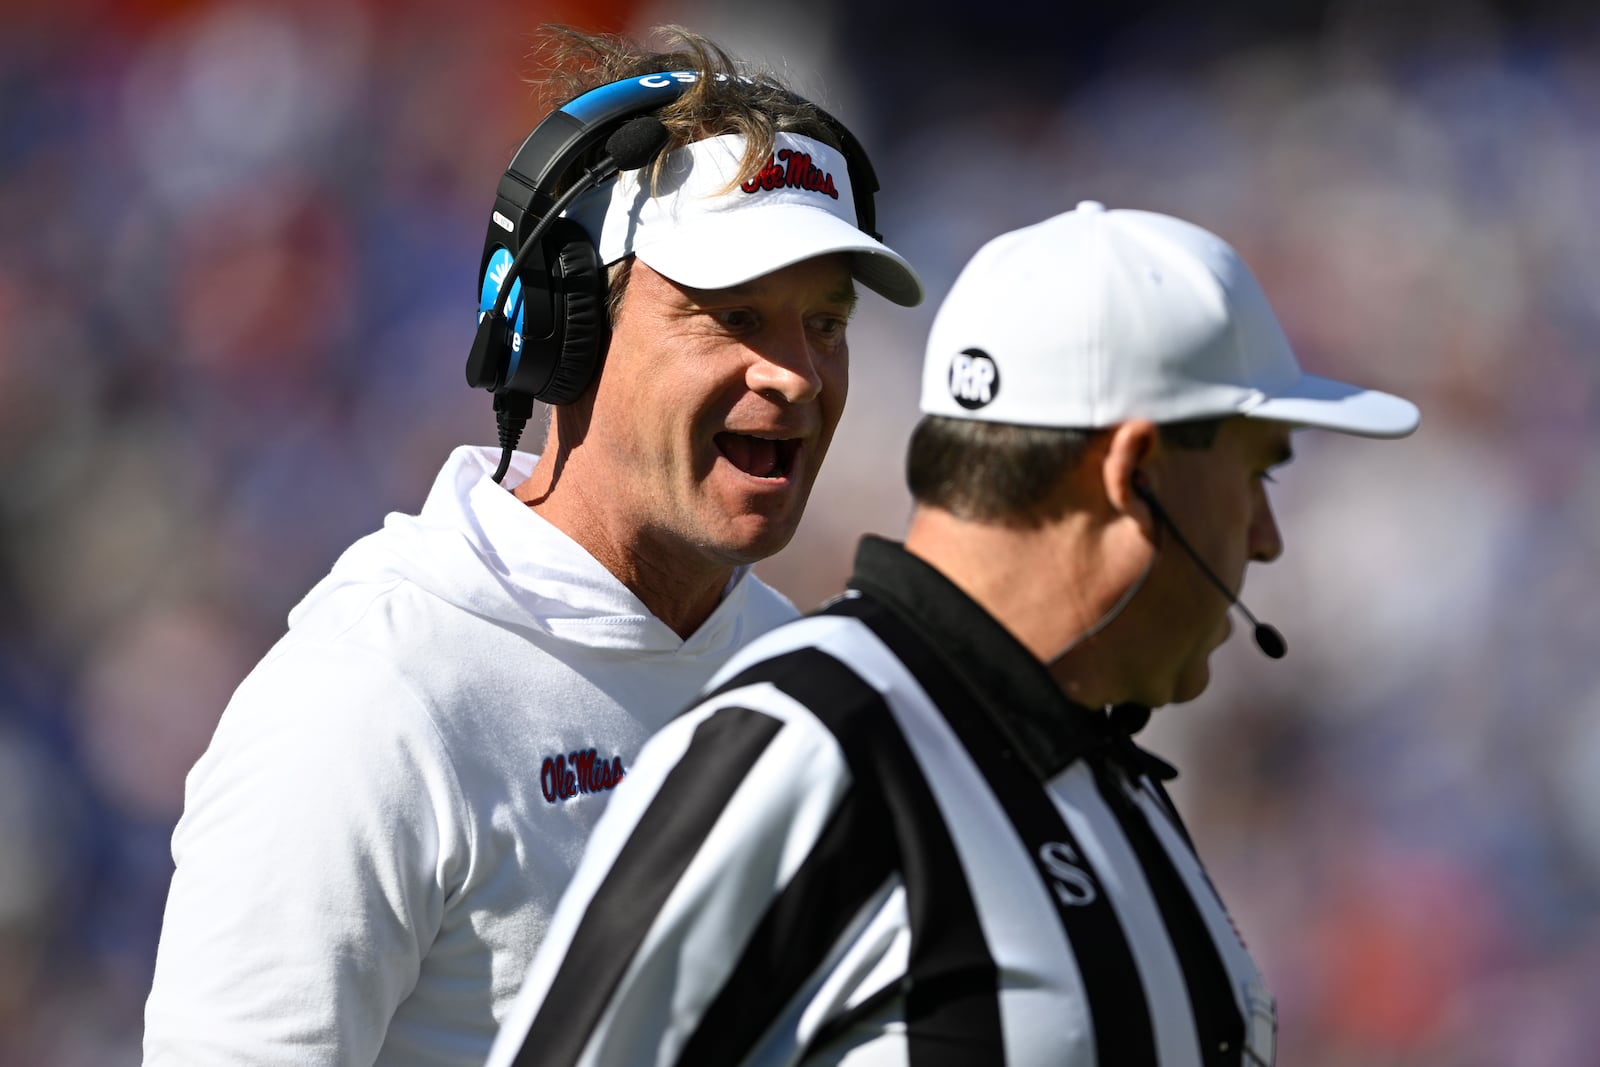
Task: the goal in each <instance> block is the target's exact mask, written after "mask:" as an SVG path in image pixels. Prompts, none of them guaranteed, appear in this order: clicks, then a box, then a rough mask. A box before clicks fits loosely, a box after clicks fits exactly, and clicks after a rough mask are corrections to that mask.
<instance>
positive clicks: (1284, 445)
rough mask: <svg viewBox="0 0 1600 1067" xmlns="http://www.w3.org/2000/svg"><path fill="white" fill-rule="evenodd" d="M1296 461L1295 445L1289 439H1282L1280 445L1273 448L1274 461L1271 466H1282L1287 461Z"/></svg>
mask: <svg viewBox="0 0 1600 1067" xmlns="http://www.w3.org/2000/svg"><path fill="white" fill-rule="evenodd" d="M1293 462H1294V446H1293V445H1291V444H1290V443H1289V442H1288V441H1281V442H1279V443H1278V447H1277V448H1275V449H1273V450H1272V462H1271V463H1270V464H1269V466H1273V467H1281V466H1283V465H1284V464H1285V463H1293Z"/></svg>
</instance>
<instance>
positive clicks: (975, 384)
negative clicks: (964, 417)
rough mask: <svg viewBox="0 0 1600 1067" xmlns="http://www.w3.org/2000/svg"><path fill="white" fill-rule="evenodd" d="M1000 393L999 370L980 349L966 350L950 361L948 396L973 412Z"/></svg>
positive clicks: (987, 354)
mask: <svg viewBox="0 0 1600 1067" xmlns="http://www.w3.org/2000/svg"><path fill="white" fill-rule="evenodd" d="M999 393H1000V368H999V367H996V366H995V365H994V360H992V359H990V358H989V353H987V352H985V351H984V350H983V349H981V348H968V349H966V350H965V351H963V352H961V354H960V355H958V356H956V358H955V359H953V360H951V361H950V395H951V396H952V397H954V398H955V402H956V403H957V404H960V405H961V406H962V407H964V408H966V409H967V410H968V411H975V410H977V409H978V408H981V407H983V406H984V405H985V404H987V403H989V402H990V401H991V400H993V399H994V398H995V397H996V396H997V395H999Z"/></svg>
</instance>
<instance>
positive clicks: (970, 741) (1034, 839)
mask: <svg viewBox="0 0 1600 1067" xmlns="http://www.w3.org/2000/svg"><path fill="white" fill-rule="evenodd" d="M828 610H829V611H830V612H831V613H835V614H841V615H850V616H852V617H854V618H857V619H859V620H861V621H862V622H863V623H865V624H866V625H867V626H869V627H870V628H871V629H872V631H873V632H874V633H875V634H877V635H878V637H879V639H880V640H882V641H883V643H884V644H885V645H887V646H888V647H889V649H890V651H891V652H893V653H894V655H895V658H897V659H898V660H899V661H900V662H901V663H902V664H904V665H905V667H906V669H907V670H908V671H910V672H911V674H912V675H913V676H914V677H915V678H916V679H917V682H918V684H920V685H921V686H922V688H923V691H924V692H925V693H927V695H928V696H929V697H930V698H931V699H932V700H933V701H934V702H935V704H936V706H937V707H938V709H939V711H940V712H941V713H942V714H943V715H944V717H945V719H946V721H947V722H949V724H950V727H951V729H952V730H954V731H955V733H956V736H957V737H959V738H960V740H961V743H962V746H963V747H964V748H965V749H966V751H967V754H968V755H969V756H970V757H971V758H972V760H973V762H974V763H975V764H976V765H977V767H978V770H979V772H980V773H982V775H983V776H984V779H985V780H986V781H987V782H988V784H989V789H990V791H991V792H992V793H993V794H994V796H995V799H996V800H997V801H999V803H1000V805H1001V806H1002V807H1003V808H1004V809H1005V812H1006V816H1007V818H1009V819H1010V821H1011V823H1012V825H1013V826H1014V827H1015V828H1016V831H1017V834H1018V835H1019V836H1020V837H1021V838H1022V842H1023V844H1024V847H1025V848H1026V849H1027V851H1028V855H1029V856H1030V857H1031V858H1032V859H1033V861H1034V864H1035V871H1036V872H1037V873H1038V875H1039V877H1040V880H1041V882H1042V883H1043V889H1044V892H1045V893H1046V895H1048V896H1049V897H1050V899H1051V901H1052V902H1053V903H1054V904H1055V906H1056V914H1057V915H1058V916H1059V917H1060V919H1061V926H1062V931H1063V933H1064V934H1065V935H1066V938H1067V942H1068V944H1069V945H1071V947H1072V952H1073V956H1074V957H1075V959H1076V962H1077V966H1078V970H1079V972H1080V974H1081V975H1082V978H1083V986H1084V991H1085V995H1086V997H1087V999H1088V1007H1089V1017H1090V1020H1091V1022H1092V1024H1093V1026H1094V1041H1095V1052H1096V1058H1097V1060H1098V1062H1100V1063H1103V1064H1116V1065H1117V1067H1142V1065H1145V1064H1151V1065H1154V1064H1155V1063H1156V1062H1157V1061H1156V1046H1155V1030H1154V1025H1153V1022H1152V1020H1151V1018H1150V1003H1149V999H1148V998H1147V997H1146V996H1145V991H1144V983H1143V981H1142V980H1141V978H1140V976H1139V969H1138V964H1137V963H1136V962H1135V960H1134V955H1133V949H1132V948H1131V946H1130V945H1129V944H1128V939H1127V935H1126V934H1125V933H1124V932H1123V929H1122V924H1121V921H1120V920H1119V919H1118V917H1117V913H1116V910H1115V909H1114V908H1113V907H1112V905H1111V901H1110V899H1109V897H1108V896H1107V895H1106V892H1105V889H1104V886H1103V885H1100V883H1099V879H1098V877H1095V876H1094V873H1093V872H1092V871H1090V870H1089V869H1088V864H1087V863H1086V862H1083V861H1082V859H1081V858H1082V857H1083V856H1084V855H1085V853H1084V850H1083V849H1082V848H1081V847H1080V846H1079V844H1078V841H1077V838H1076V837H1075V836H1074V834H1073V833H1072V830H1071V829H1070V828H1069V827H1068V826H1067V824H1066V820H1064V819H1063V818H1062V817H1061V813H1060V812H1059V811H1057V810H1056V808H1055V805H1054V804H1053V803H1051V801H1050V798H1049V796H1048V794H1047V792H1046V787H1045V784H1044V783H1043V782H1040V781H1039V780H1038V778H1037V777H1035V776H1034V774H1033V773H1032V772H1031V771H1030V770H1029V769H1028V764H1027V763H1026V761H1025V760H1023V759H1022V758H1021V757H1020V756H1019V754H1018V753H1017V752H1016V751H1015V749H1014V748H1013V747H1012V746H1011V745H1010V744H1008V743H1007V742H1006V740H1005V738H1004V736H1003V735H1002V734H1001V733H1000V732H999V731H998V730H997V728H996V727H995V725H994V724H993V723H992V722H991V721H990V719H989V716H988V714H987V713H986V712H985V711H984V710H983V708H982V707H981V706H980V705H979V704H978V703H977V701H976V700H975V699H974V697H973V694H972V690H971V688H970V687H969V686H968V685H967V684H965V683H964V682H963V681H962V680H961V679H960V678H959V677H958V676H957V675H956V674H955V673H954V672H953V671H952V670H951V669H950V668H949V666H948V664H947V663H946V662H945V661H944V660H943V659H942V658H940V657H939V655H938V654H937V652H936V651H935V650H934V648H933V647H932V646H931V645H929V644H928V643H927V642H925V641H923V640H922V639H921V638H920V637H918V636H917V635H916V633H915V631H913V630H912V629H911V628H910V627H909V626H907V625H906V623H905V622H904V621H903V620H901V619H900V617H899V616H898V615H896V614H895V613H894V612H893V611H892V610H891V609H889V608H887V607H885V606H883V605H881V604H879V603H878V602H876V601H874V600H872V599H870V598H868V597H857V598H852V599H848V600H843V601H839V602H837V603H836V604H835V605H833V606H832V607H830V608H829V609H828ZM1069 762H1070V760H1069ZM1063 844H1064V845H1066V846H1067V847H1068V848H1070V849H1071V850H1072V853H1073V854H1074V855H1075V856H1076V857H1078V858H1079V864H1077V866H1079V869H1080V870H1082V871H1083V872H1084V873H1086V874H1089V875H1090V876H1091V877H1093V878H1094V881H1095V888H1096V890H1097V891H1096V893H1095V897H1094V899H1093V900H1092V901H1089V902H1087V903H1067V902H1065V901H1063V900H1062V899H1061V898H1060V897H1059V896H1058V894H1057V892H1056V891H1055V889H1054V886H1053V884H1052V879H1051V877H1050V875H1049V872H1048V871H1047V870H1045V869H1044V866H1043V864H1044V860H1043V858H1042V857H1043V854H1044V850H1045V849H1046V848H1047V847H1049V846H1059V845H1063ZM1074 899H1079V898H1077V897H1074Z"/></svg>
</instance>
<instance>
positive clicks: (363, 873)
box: [145, 448, 796, 1067]
mask: <svg viewBox="0 0 1600 1067" xmlns="http://www.w3.org/2000/svg"><path fill="white" fill-rule="evenodd" d="M497 459H498V452H497V451H496V450H491V449H475V448H461V449H457V450H456V452H455V453H454V454H453V455H452V456H451V458H450V461H449V462H448V463H447V464H446V465H445V468H444V470H443V471H442V472H441V473H440V474H439V477H438V480H437V481H436V482H435V483H434V486H433V489H432V491H431V492H430V493H429V496H428V499H427V501H426V502H425V503H424V505H423V508H422V512H421V514H420V515H417V516H409V515H399V514H393V515H390V516H388V518H387V519H386V520H385V522H384V528H383V529H382V530H380V531H378V532H377V533H374V534H371V535H369V536H367V537H365V538H363V539H361V540H360V541H358V542H356V543H355V544H354V545H353V546H351V548H350V549H349V550H348V551H346V552H345V554H344V555H343V556H342V557H341V558H340V559H339V561H338V562H337V563H336V564H335V565H334V567H333V570H332V572H331V573H330V574H329V575H328V577H326V578H325V579H323V580H322V581H321V582H320V583H318V585H317V586H316V587H315V588H313V589H312V590H311V592H310V593H309V594H308V595H307V596H306V598H305V599H304V600H303V601H301V602H300V604H299V605H298V606H297V607H296V608H295V609H294V610H293V611H292V612H291V613H290V615H289V632H288V633H287V634H286V635H285V636H284V637H283V639H282V640H280V641H279V642H278V643H277V645H276V646H275V647H274V648H273V649H272V650H271V651H270V652H269V653H268V654H267V656H266V658H265V659H263V660H262V662H261V663H260V664H259V665H258V666H257V667H256V669H255V670H254V671H252V672H251V673H250V675H249V676H248V677H247V678H246V679H245V680H244V682H243V683H242V684H241V685H240V686H239V689H238V691H237V692H236V693H235V694H234V697H233V700H232V701H231V702H230V703H229V704H228V707H227V709H226V710H225V711H224V713H223V715H222V719H221V721H220V722H219V723H218V725H217V731H216V735H215V736H214V737H213V738H212V741H211V745H210V747H209V749H208V750H207V751H206V753H205V755H203V756H202V757H201V758H200V760H199V762H197V763H196V764H195V766H194V769H193V770H192V771H191V772H190V773H189V777H188V781H187V784H186V792H185V803H184V812H183V817H182V819H181V820H180V821H179V823H178V826H177V829H176V831H175V832H174V834H173V839H172V853H173V858H174V860H175V861H176V863H177V869H176V872H175V873H174V875H173V879H172V888H171V890H170V893H169V895H168V899H167V910H166V918H165V922H164V925H163V928H162V932H161V945H160V950H159V952H158V955H157V960H156V975H155V984H154V987H153V989H152V991H151V994H150V999H149V1002H148V1004H147V1005H146V1028H145V1063H146V1064H147V1065H152V1067H155V1065H167V1064H184V1065H188V1064H205V1065H208V1067H212V1065H215V1067H225V1065H234V1064H274V1065H277V1064H341V1065H343V1064H370V1063H379V1064H384V1065H398V1064H408V1065H410V1064H429V1065H435V1064H463V1065H466V1064H473V1065H477V1064H481V1063H482V1062H483V1061H484V1058H485V1057H486V1056H487V1055H488V1052H489V1047H490V1045H491V1044H492V1043H493V1041H494V1036H495V1032H496V1030H497V1028H498V1025H499V1021H500V1019H501V1018H502V1016H503V1015H504V1013H505V1011H506V1010H507V1009H508V1008H509V1006H510V1004H511V1002H512V1000H513V999H514V997H515V995H516V993H517V987H518V985H519V984H520V982H521V981H522V978H523V976H524V974H526V972H527V969H528V962H529V960H530V958H531V957H532V955H533V951H534V949H535V947H536V946H537V945H538V943H539V940H540V938H541V936H542V935H543V933H544V930H545V926H546V924H547V923H548V921H549V916H550V913H551V911H552V909H553V908H554V906H555V903H556V901H557V900H558V899H559V898H560V896H561V891H562V889H563V887H564V886H565V885H566V883H567V880H568V877H569V876H570V874H571V872H572V870H573V868H574V866H575V865H576V863H577V860H578V857H579V856H580V854H581V853H582V850H583V844H584V841H585V839H586V837H587V836H588V833H589V830H590V828H591V827H592V826H593V825H594V822H595V820H596V818H597V817H598V816H599V814H600V811H601V808H602V807H603V806H604V802H605V800H606V799H607V797H609V795H610V792H609V790H610V789H611V788H612V787H614V786H615V784H616V781H617V779H618V777H619V776H620V774H621V773H625V772H626V769H627V768H628V767H629V766H631V765H632V762H633V759H634V756H635V755H636V754H637V753H638V751H639V748H640V745H641V744H642V743H643V741H644V739H645V738H646V737H647V736H649V735H650V734H651V733H652V732H654V731H655V730H656V729H657V728H658V727H660V726H661V725H662V724H664V723H665V722H666V721H667V719H669V718H670V717H671V716H672V715H673V714H674V713H676V712H677V711H678V710H680V709H681V708H682V707H683V706H685V705H686V704H687V703H688V701H689V699H690V698H691V697H692V696H693V695H694V694H695V692H696V691H697V690H698V689H699V688H700V686H701V685H702V684H703V683H704V682H705V681H706V680H707V679H708V678H710V677H711V675H712V674H713V673H714V672H715V671H716V669H717V668H718V667H719V666H720V665H721V664H722V663H723V661H725V660H726V659H727V658H728V657H729V656H730V655H731V654H732V653H733V652H734V651H735V650H736V649H737V648H738V647H739V646H741V645H743V644H744V643H746V642H748V641H749V640H750V639H751V638H753V637H755V636H756V635H758V634H760V633H762V632H764V631H766V630H768V629H771V628H772V627H773V626H776V625H778V624H779V623H782V622H785V621H787V620H789V619H791V618H794V617H795V615H796V612H795V609H794V607H793V605H791V604H790V603H789V602H788V601H787V600H786V599H785V598H784V597H783V596H782V595H781V594H779V593H777V592H776V591H774V590H773V589H771V588H770V587H769V586H767V585H766V584H764V583H763V582H761V581H760V580H759V579H757V578H756V577H755V575H753V574H750V573H748V572H747V570H741V571H740V572H739V573H737V574H736V575H735V577H734V580H733V582H732V583H730V586H729V589H728V591H727V593H726V594H725V596H724V597H723V600H722V603H721V604H720V605H718V607H717V609H716V611H715V612H713V613H712V615H711V617H710V618H709V619H707V620H706V622H705V624H704V625H702V626H701V627H700V629H699V630H697V631H696V632H695V633H694V635H693V636H692V637H690V638H689V639H688V640H687V641H685V640H682V639H680V638H679V637H678V636H677V634H675V633H674V632H673V631H672V630H671V629H670V628H668V627H667V625H666V624H665V623H663V622H661V621H660V620H659V619H657V618H656V617H655V616H653V615H652V614H650V612H649V610H648V609H647V608H645V606H644V605H643V604H642V603H641V602H640V601H639V600H638V598H637V597H635V596H634V595H633V593H631V592H629V590H628V589H627V588H626V587H625V586H623V585H622V583H621V582H619V581H618V580H617V579H616V578H615V577H614V576H613V575H612V574H611V573H610V572H609V571H607V570H606V569H605V568H604V567H602V566H601V565H600V564H599V563H597V562H596V561H595V560H594V559H593V558H592V557H591V556H589V554H588V553H587V552H585V551H584V550H583V549H582V548H580V547H579V546H578V545H577V544H576V543H575V542H573V541H572V540H571V539H569V538H568V537H567V536H566V535H565V534H563V533H562V532H561V531H560V530H557V529H556V528H555V527H553V526H551V525H550V524H549V523H547V522H545V521H544V520H543V519H541V518H540V517H539V516H537V515H536V514H534V513H533V512H532V511H531V510H530V509H529V508H527V507H525V506H524V505H523V504H521V503H520V502H518V501H517V500H516V499H515V498H514V497H512V495H511V494H510V493H509V492H507V491H506V490H505V489H503V488H501V487H500V486H498V485H496V484H495V483H494V482H493V481H492V480H491V479H490V477H489V475H490V472H491V470H492V468H493V466H494V463H495V461H496V460H497ZM533 460H534V457H532V456H529V455H525V454H518V455H517V456H516V459H515V463H514V465H513V470H514V471H515V472H516V473H517V474H520V475H521V476H522V477H526V476H527V474H528V472H529V471H530V470H531V468H532V464H533ZM515 480H516V479H513V481H515Z"/></svg>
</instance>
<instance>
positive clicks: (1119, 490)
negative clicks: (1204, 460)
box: [1100, 419, 1161, 536]
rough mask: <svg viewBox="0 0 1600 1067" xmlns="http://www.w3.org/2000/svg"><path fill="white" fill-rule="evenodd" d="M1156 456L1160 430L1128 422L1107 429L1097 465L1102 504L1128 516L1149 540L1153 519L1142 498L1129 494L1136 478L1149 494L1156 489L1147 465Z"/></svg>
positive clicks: (1139, 421)
mask: <svg viewBox="0 0 1600 1067" xmlns="http://www.w3.org/2000/svg"><path fill="white" fill-rule="evenodd" d="M1160 452H1161V430H1160V428H1159V427H1158V426H1156V424H1155V423H1153V422H1151V421H1150V420H1149V419H1132V420H1130V421H1128V422H1123V423H1118V424H1117V425H1116V426H1114V427H1112V428H1111V432H1110V439H1109V442H1108V444H1107V445H1106V452H1105V458H1104V459H1102V460H1101V461H1100V476H1101V479H1102V481H1103V487H1104V489H1105V494H1106V501H1107V502H1108V503H1109V504H1110V505H1111V507H1112V508H1113V509H1114V510H1116V511H1118V512H1120V513H1121V514H1124V515H1129V516H1132V517H1133V518H1134V519H1135V520H1137V521H1138V523H1139V526H1140V527H1141V528H1142V529H1144V530H1145V531H1147V532H1148V533H1150V534H1151V535H1152V536H1154V534H1155V527H1156V519H1155V516H1154V515H1153V514H1151V511H1150V506H1149V505H1148V504H1146V503H1145V502H1144V500H1143V498H1142V497H1140V496H1139V494H1137V493H1135V492H1134V491H1133V482H1134V478H1135V477H1136V476H1139V477H1143V478H1144V479H1145V480H1146V484H1147V485H1149V487H1150V488H1151V489H1152V490H1154V489H1155V488H1156V486H1155V485H1154V484H1153V483H1154V481H1155V475H1154V473H1153V472H1152V470H1151V467H1152V464H1151V461H1152V460H1154V459H1155V458H1156V457H1157V456H1158V455H1159V454H1160Z"/></svg>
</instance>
